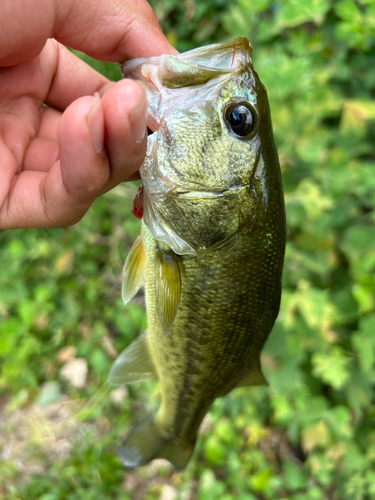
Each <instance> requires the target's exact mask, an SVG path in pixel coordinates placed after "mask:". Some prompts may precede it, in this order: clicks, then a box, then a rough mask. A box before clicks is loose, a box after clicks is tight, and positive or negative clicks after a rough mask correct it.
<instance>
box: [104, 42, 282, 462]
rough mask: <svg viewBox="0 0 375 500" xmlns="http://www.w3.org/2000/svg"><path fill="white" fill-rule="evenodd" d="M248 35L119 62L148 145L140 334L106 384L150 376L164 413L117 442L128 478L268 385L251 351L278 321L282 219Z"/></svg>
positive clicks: (126, 285)
mask: <svg viewBox="0 0 375 500" xmlns="http://www.w3.org/2000/svg"><path fill="white" fill-rule="evenodd" d="M251 53H252V48H251V45H250V43H249V41H248V40H247V39H246V38H245V37H237V38H235V39H232V40H229V41H226V42H223V43H219V44H214V45H208V46H206V47H201V48H197V49H194V50H191V51H188V52H185V53H182V54H179V55H173V56H172V55H162V56H160V57H150V58H140V59H134V60H131V61H127V62H125V63H123V64H122V65H120V68H121V72H122V75H123V77H124V78H132V79H135V80H139V81H141V82H143V84H144V86H145V88H146V93H147V99H148V112H149V122H148V127H149V128H150V129H151V131H153V133H152V134H151V135H149V137H148V144H147V152H146V156H145V160H144V162H143V164H142V166H141V168H140V175H141V178H142V188H141V191H142V192H140V194H139V196H138V198H137V201H136V206H135V209H134V210H135V213H136V214H141V216H143V218H142V230H141V234H140V236H139V237H138V238H137V240H136V242H135V244H134V246H133V248H132V249H131V250H130V252H129V255H128V257H127V260H126V262H125V266H124V276H123V278H124V279H123V287H122V295H123V299H124V302H125V303H127V302H128V301H129V300H130V299H131V298H132V297H134V295H135V294H136V293H137V292H138V290H139V289H140V288H141V287H142V286H143V285H145V303H146V310H147V322H148V328H147V330H146V331H145V332H144V333H142V334H141V335H140V336H139V337H137V338H136V339H135V340H134V341H133V342H132V343H131V344H130V345H129V346H128V347H127V348H126V349H125V350H124V351H123V352H122V353H121V354H120V356H119V357H118V358H117V360H115V362H114V364H113V366H112V368H111V370H110V373H109V377H108V381H109V383H110V384H112V385H121V384H129V383H132V382H136V381H141V380H146V379H149V378H153V377H157V378H158V379H159V381H160V387H161V404H160V408H159V409H158V411H157V412H156V414H155V415H149V416H147V417H145V418H144V419H143V420H141V421H140V422H139V423H137V424H136V425H135V426H134V427H133V428H132V429H131V430H130V431H129V432H128V434H127V435H126V437H125V439H124V442H123V444H122V447H121V448H120V450H119V452H118V456H119V458H120V460H121V461H122V463H123V465H124V466H125V467H137V466H141V465H145V464H147V463H149V462H150V461H151V460H153V459H155V458H164V459H167V460H169V461H170V462H171V463H172V464H173V465H174V466H175V467H176V468H177V469H179V470H181V469H183V468H184V467H185V466H186V464H187V463H188V461H189V459H190V457H191V455H192V453H193V450H194V446H195V443H196V440H197V433H198V429H199V427H200V424H201V422H202V420H203V418H204V416H205V415H206V413H207V412H208V411H209V409H210V407H211V405H212V403H213V402H214V401H215V399H216V398H218V397H222V396H225V395H226V394H228V393H229V392H230V391H231V390H232V389H234V388H236V387H246V386H256V385H266V381H265V378H264V376H263V374H262V371H261V365H260V353H261V351H262V348H263V346H264V343H265V342H266V340H267V337H268V335H269V333H270V331H271V329H272V327H273V324H274V322H275V319H276V317H277V315H278V312H279V306H280V295H281V275H282V267H283V259H284V250H285V238H286V236H285V235H286V222H285V209H284V197H283V189H282V181H281V172H280V166H279V160H278V155H277V150H276V147H275V143H274V138H273V131H272V124H271V118H270V110H269V104H268V99H267V93H266V89H265V87H264V86H263V85H262V83H261V82H260V80H259V77H258V75H257V73H256V72H255V71H254V68H253V65H252V61H251Z"/></svg>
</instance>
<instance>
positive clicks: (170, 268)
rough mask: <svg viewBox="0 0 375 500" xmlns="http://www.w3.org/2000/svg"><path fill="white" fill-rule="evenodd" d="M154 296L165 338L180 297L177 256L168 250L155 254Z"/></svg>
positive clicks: (157, 251) (158, 250) (158, 249)
mask: <svg viewBox="0 0 375 500" xmlns="http://www.w3.org/2000/svg"><path fill="white" fill-rule="evenodd" d="M155 294H156V309H157V311H158V316H159V319H160V323H161V326H162V327H163V332H164V335H165V336H167V335H168V334H169V331H170V329H171V326H172V324H173V321H174V319H175V317H176V314H177V309H178V306H179V304H180V297H181V275H180V269H179V267H178V258H177V255H176V254H175V253H174V252H173V250H170V251H168V252H165V251H163V250H160V248H157V249H156V252H155Z"/></svg>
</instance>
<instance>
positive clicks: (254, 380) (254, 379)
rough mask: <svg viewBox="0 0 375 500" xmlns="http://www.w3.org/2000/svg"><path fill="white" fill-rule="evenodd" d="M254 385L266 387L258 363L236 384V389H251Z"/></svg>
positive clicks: (266, 383)
mask: <svg viewBox="0 0 375 500" xmlns="http://www.w3.org/2000/svg"><path fill="white" fill-rule="evenodd" d="M254 385H268V382H267V380H266V379H265V378H264V375H263V373H262V370H261V368H260V362H259V363H256V364H255V365H254V367H253V369H252V370H251V371H250V372H249V373H248V374H247V375H246V376H245V377H244V378H243V379H242V380H241V382H239V383H238V384H237V387H252V386H254Z"/></svg>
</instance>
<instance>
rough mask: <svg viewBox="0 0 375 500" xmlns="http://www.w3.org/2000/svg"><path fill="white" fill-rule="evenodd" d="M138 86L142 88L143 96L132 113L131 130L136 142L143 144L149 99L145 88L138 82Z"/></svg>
mask: <svg viewBox="0 0 375 500" xmlns="http://www.w3.org/2000/svg"><path fill="white" fill-rule="evenodd" d="M137 84H138V85H139V87H141V88H142V94H141V96H140V98H139V101H138V104H137V106H136V107H135V108H134V109H133V110H132V111H131V112H130V128H131V132H132V135H133V139H134V141H135V142H142V141H143V139H144V138H145V135H146V130H147V118H148V112H147V98H146V92H145V89H144V86H143V85H142V84H139V83H138V82H137Z"/></svg>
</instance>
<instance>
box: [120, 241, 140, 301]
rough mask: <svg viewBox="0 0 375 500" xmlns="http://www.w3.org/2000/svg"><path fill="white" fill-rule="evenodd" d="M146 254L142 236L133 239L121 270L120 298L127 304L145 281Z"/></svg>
mask: <svg viewBox="0 0 375 500" xmlns="http://www.w3.org/2000/svg"><path fill="white" fill-rule="evenodd" d="M145 268H146V254H145V251H144V248H143V243H142V236H141V235H139V236H138V238H137V239H136V240H135V243H134V245H133V246H132V249H131V250H130V252H129V255H128V257H127V259H126V262H125V265H124V272H123V276H124V278H123V282H122V298H123V300H124V304H127V303H128V302H129V300H130V299H131V298H133V297H134V295H135V294H136V293H137V292H138V290H139V289H140V288H141V286H142V285H143V284H144V282H145Z"/></svg>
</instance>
